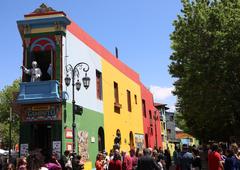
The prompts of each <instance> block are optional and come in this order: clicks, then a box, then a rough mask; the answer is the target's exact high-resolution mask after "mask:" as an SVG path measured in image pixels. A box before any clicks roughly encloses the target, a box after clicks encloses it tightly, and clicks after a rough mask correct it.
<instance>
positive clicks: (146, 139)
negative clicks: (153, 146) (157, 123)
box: [145, 134, 148, 148]
mask: <svg viewBox="0 0 240 170" xmlns="http://www.w3.org/2000/svg"><path fill="white" fill-rule="evenodd" d="M145 145H146V146H145V147H146V148H148V134H145Z"/></svg>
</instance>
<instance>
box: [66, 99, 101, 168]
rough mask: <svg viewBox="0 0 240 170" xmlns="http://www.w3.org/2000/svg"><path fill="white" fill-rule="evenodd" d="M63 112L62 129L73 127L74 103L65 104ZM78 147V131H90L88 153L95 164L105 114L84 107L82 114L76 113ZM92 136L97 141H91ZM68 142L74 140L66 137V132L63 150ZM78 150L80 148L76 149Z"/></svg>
mask: <svg viewBox="0 0 240 170" xmlns="http://www.w3.org/2000/svg"><path fill="white" fill-rule="evenodd" d="M62 109H63V114H62V122H63V126H62V128H63V129H62V130H63V132H64V131H65V128H68V129H72V103H66V104H63V107H62ZM75 120H76V147H77V146H78V136H77V132H78V131H79V130H84V131H87V132H88V153H89V160H90V161H92V164H93V167H94V166H95V165H94V163H95V160H96V155H97V153H98V128H99V127H103V114H102V113H99V112H95V111H93V110H89V109H86V108H83V113H82V115H76V117H75ZM91 137H94V138H95V142H94V143H91ZM66 142H72V139H66V138H65V133H63V136H62V151H63V152H64V150H65V149H66ZM76 151H78V148H77V149H76Z"/></svg>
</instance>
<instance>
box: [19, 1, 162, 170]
mask: <svg viewBox="0 0 240 170" xmlns="http://www.w3.org/2000/svg"><path fill="white" fill-rule="evenodd" d="M17 24H18V28H19V32H20V35H21V37H22V41H23V66H24V67H25V68H23V75H22V80H23V82H22V83H21V84H20V93H19V96H18V98H17V102H18V103H19V104H21V125H20V154H21V155H26V154H27V153H29V151H32V150H35V149H38V148H40V149H42V150H43V153H44V154H45V156H46V157H49V156H50V154H51V153H52V152H55V153H57V154H58V155H59V157H60V155H61V154H62V153H63V152H64V151H65V150H70V151H72V150H73V149H74V150H75V151H76V153H77V154H80V155H81V156H82V159H83V161H84V162H85V169H91V168H92V167H94V162H95V159H96V155H97V153H98V152H99V151H104V150H106V151H108V152H109V151H110V149H112V148H113V146H114V145H116V144H118V145H119V147H120V149H121V150H129V149H130V148H135V149H136V148H140V149H142V148H143V147H145V144H146V142H144V135H145V134H147V133H148V131H147V130H146V128H145V127H149V125H150V126H152V127H153V130H152V131H153V133H152V134H153V135H152V137H151V138H149V139H151V140H150V141H149V144H150V145H149V146H155V145H156V144H157V146H161V142H162V141H161V138H160V135H158V133H159V134H160V131H161V129H160V128H161V125H160V122H159V112H155V110H154V107H153V100H152V96H151V94H150V92H149V91H148V90H147V89H146V88H145V87H144V86H143V85H142V83H141V81H140V78H139V75H138V73H136V72H135V71H134V70H132V69H131V68H129V67H128V66H127V65H126V64H124V63H122V62H121V61H120V60H119V59H118V58H116V56H114V55H112V54H111V53H110V52H109V51H107V50H106V49H105V48H104V47H103V46H102V45H101V44H99V43H98V42H97V41H96V40H94V39H93V38H92V37H91V36H90V35H88V34H87V33H86V32H85V31H84V30H82V29H81V28H80V27H79V26H78V25H77V24H76V23H74V22H73V21H71V20H70V19H69V18H68V17H67V15H66V14H65V13H64V12H62V11H55V10H53V9H52V8H50V7H47V6H46V5H44V4H42V5H41V6H40V7H39V8H38V9H36V10H35V11H33V12H32V13H30V14H27V15H25V18H24V20H19V21H17ZM33 61H36V62H37V68H38V69H40V70H41V76H40V77H38V78H37V79H36V80H35V79H34V78H33V77H34V76H36V75H35V72H34V71H33V70H34V67H33V66H31V64H32V63H33ZM85 63H86V64H85ZM75 66H76V67H75ZM75 68H76V69H75ZM73 73H74V75H73ZM73 79H74V81H73ZM67 80H69V83H66V82H67ZM89 80H90V84H89ZM80 82H81V84H82V85H81V84H80ZM69 84H70V86H68V85H69ZM79 89H80V90H79ZM78 90H79V91H78ZM143 100H145V103H146V105H147V106H146V109H147V110H148V112H149V113H150V111H151V113H152V119H150V117H148V120H147V121H146V120H145V119H144V118H143V114H142V108H143V106H142V101H143ZM73 113H74V114H73ZM149 116H150V115H149ZM153 117H155V118H156V120H153ZM154 122H155V124H154ZM146 124H147V125H146ZM154 126H155V127H154ZM147 129H148V128H147ZM155 137H157V138H155ZM73 139H75V142H74V143H75V147H74V145H73ZM73 147H74V148H73Z"/></svg>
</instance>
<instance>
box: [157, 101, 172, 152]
mask: <svg viewBox="0 0 240 170" xmlns="http://www.w3.org/2000/svg"><path fill="white" fill-rule="evenodd" d="M154 106H155V108H156V109H157V110H158V111H159V113H160V122H161V137H162V146H163V147H162V149H163V150H165V149H167V148H168V140H167V122H166V111H167V110H168V109H169V108H168V107H166V104H161V103H154Z"/></svg>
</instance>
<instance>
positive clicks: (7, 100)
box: [0, 80, 20, 147]
mask: <svg viewBox="0 0 240 170" xmlns="http://www.w3.org/2000/svg"><path fill="white" fill-rule="evenodd" d="M19 82H20V80H15V81H14V82H13V84H12V85H10V86H6V87H5V88H4V89H2V90H1V91H0V134H1V137H0V138H1V140H2V143H3V146H5V147H7V146H8V143H9V115H10V107H11V105H12V103H13V101H14V95H13V94H14V93H16V92H18V91H19ZM12 118H13V123H12V144H13V145H14V144H16V143H18V141H19V116H18V115H17V114H16V113H12Z"/></svg>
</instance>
